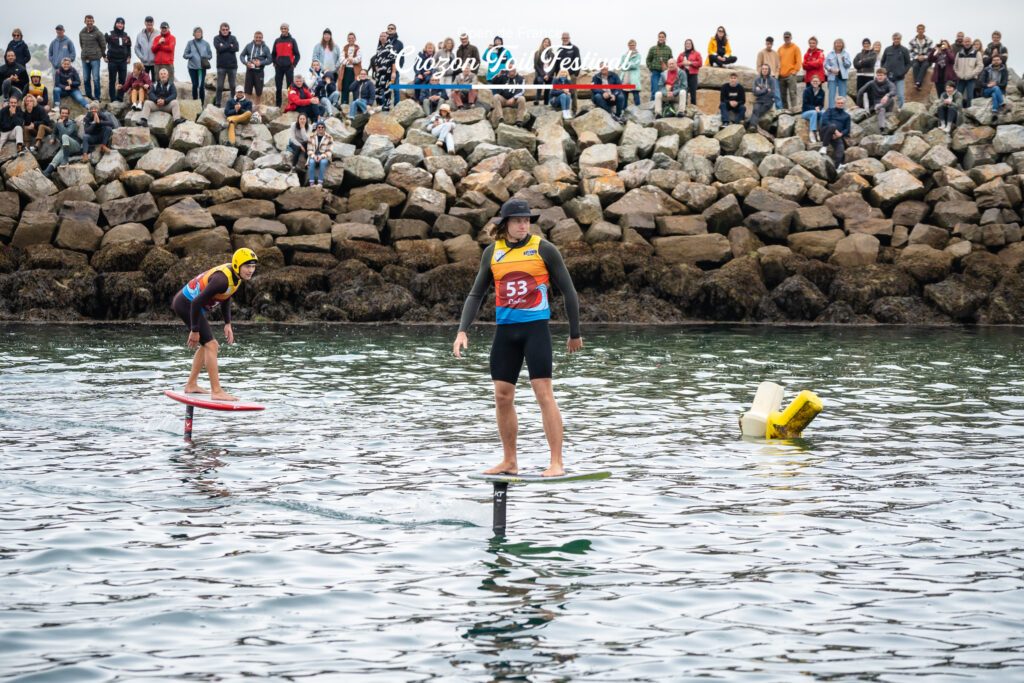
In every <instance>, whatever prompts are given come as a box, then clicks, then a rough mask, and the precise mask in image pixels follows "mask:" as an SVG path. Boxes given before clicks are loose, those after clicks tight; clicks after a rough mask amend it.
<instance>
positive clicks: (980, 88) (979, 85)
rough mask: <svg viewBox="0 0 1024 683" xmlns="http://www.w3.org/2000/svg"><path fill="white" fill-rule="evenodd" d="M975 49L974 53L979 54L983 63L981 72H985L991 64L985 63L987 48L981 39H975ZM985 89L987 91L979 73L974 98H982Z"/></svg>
mask: <svg viewBox="0 0 1024 683" xmlns="http://www.w3.org/2000/svg"><path fill="white" fill-rule="evenodd" d="M973 47H974V51H975V52H976V53H977V55H978V57H979V58H980V59H981V63H982V69H981V70H982V71H984V70H985V67H987V66H988V65H989V64H990V63H991V62H988V63H986V61H985V48H984V46H982V44H981V38H975V39H974V45H973ZM984 89H985V84H984V83H983V82H982V80H981V74H980V73H979V74H978V79H977V80H976V81H975V83H974V97H975V98H978V97H981V96H982V91H983V90H984Z"/></svg>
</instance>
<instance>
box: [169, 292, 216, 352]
mask: <svg viewBox="0 0 1024 683" xmlns="http://www.w3.org/2000/svg"><path fill="white" fill-rule="evenodd" d="M171 308H172V309H173V310H174V312H175V313H177V314H178V317H180V318H181V319H182V320H183V321H184V322H185V327H187V328H188V329H189V331H190V332H191V331H192V302H191V301H189V300H188V299H186V298H185V295H184V294H182V293H181V292H180V291H179V292H178V293H177V294H175V295H174V300H173V301H172V302H171ZM211 341H213V330H211V329H210V321H209V320H207V319H206V311H203V312H202V313H201V314H200V316H199V343H200V344H206V343H208V342H211Z"/></svg>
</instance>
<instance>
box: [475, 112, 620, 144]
mask: <svg viewBox="0 0 1024 683" xmlns="http://www.w3.org/2000/svg"><path fill="white" fill-rule="evenodd" d="M570 125H571V126H572V129H573V130H574V131H576V136H577V137H580V136H581V135H583V134H584V133H592V134H594V135H596V136H597V138H598V139H599V140H600V141H601V142H604V143H608V142H618V140H619V138H620V137H621V136H622V131H623V126H622V124H621V123H619V122H618V121H616V120H615V119H614V118H612V115H611V114H609V113H608V112H606V111H605V110H604V109H601V108H599V107H594V108H593V109H591V110H590V111H588V112H587V113H586V114H583V115H582V116H577V117H576V118H574V119H573V120H572V122H571V124H570ZM456 130H458V128H456Z"/></svg>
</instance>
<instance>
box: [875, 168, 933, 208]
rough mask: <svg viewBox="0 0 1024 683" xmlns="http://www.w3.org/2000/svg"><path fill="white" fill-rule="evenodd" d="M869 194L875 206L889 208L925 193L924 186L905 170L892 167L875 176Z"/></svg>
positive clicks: (920, 196) (922, 195)
mask: <svg viewBox="0 0 1024 683" xmlns="http://www.w3.org/2000/svg"><path fill="white" fill-rule="evenodd" d="M870 195H871V201H872V202H873V203H874V204H875V206H879V207H882V208H883V209H891V208H892V207H894V206H895V205H896V204H899V203H900V202H903V201H906V200H908V199H921V198H922V197H924V195H925V187H924V185H923V184H922V183H921V181H920V180H918V179H917V178H915V177H914V176H913V175H911V174H910V173H908V172H907V171H905V170H903V169H901V168H894V169H892V170H890V171H885V172H884V173H879V174H878V175H877V176H875V185H874V187H872V188H871V192H870Z"/></svg>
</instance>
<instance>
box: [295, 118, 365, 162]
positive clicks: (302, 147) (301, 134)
mask: <svg viewBox="0 0 1024 683" xmlns="http://www.w3.org/2000/svg"><path fill="white" fill-rule="evenodd" d="M353 104H354V103H353ZM288 130H289V131H290V132H289V133H288V151H289V152H290V153H291V155H292V168H298V167H299V159H301V158H302V155H303V154H305V153H306V149H307V146H308V145H309V135H310V133H311V132H312V129H311V128H310V126H309V117H308V116H306V114H305V113H304V112H299V115H298V117H297V118H296V119H295V123H293V124H292V125H291V127H290V128H289V129H288Z"/></svg>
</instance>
